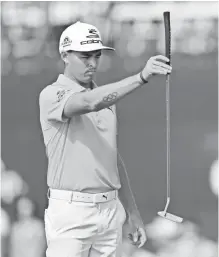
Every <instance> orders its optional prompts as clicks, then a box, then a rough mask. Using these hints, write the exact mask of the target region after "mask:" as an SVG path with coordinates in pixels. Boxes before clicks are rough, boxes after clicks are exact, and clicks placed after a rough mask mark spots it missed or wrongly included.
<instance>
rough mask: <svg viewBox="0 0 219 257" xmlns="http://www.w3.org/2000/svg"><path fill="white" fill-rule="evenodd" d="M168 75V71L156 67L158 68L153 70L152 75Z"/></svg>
mask: <svg viewBox="0 0 219 257" xmlns="http://www.w3.org/2000/svg"><path fill="white" fill-rule="evenodd" d="M167 73H168V71H167V70H166V69H164V68H162V67H158V66H155V67H154V68H153V74H164V75H166V74H167Z"/></svg>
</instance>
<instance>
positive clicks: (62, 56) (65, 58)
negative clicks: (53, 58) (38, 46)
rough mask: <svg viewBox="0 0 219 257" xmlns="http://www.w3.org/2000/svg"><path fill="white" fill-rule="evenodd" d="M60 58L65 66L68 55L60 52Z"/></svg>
mask: <svg viewBox="0 0 219 257" xmlns="http://www.w3.org/2000/svg"><path fill="white" fill-rule="evenodd" d="M61 58H62V60H63V61H64V63H65V64H67V63H68V62H69V61H68V53H67V52H62V53H61Z"/></svg>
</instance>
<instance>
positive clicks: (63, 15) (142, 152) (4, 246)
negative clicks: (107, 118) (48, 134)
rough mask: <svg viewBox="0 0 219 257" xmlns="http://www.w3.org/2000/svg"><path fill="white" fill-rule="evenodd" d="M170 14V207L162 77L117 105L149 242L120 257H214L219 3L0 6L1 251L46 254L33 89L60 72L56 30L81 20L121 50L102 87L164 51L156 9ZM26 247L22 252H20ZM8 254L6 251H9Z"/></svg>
mask: <svg viewBox="0 0 219 257" xmlns="http://www.w3.org/2000/svg"><path fill="white" fill-rule="evenodd" d="M167 10H169V11H170V12H171V27H172V66H173V72H172V75H171V80H170V87H171V89H170V105H171V118H170V120H171V166H170V169H171V204H170V207H169V208H170V209H169V211H170V212H172V213H174V214H176V215H179V216H182V217H183V218H184V222H183V223H182V224H175V223H172V222H170V221H167V220H164V219H162V218H159V217H158V216H157V212H158V211H161V210H163V208H164V206H165V202H166V139H165V137H166V131H165V126H166V125H165V78H163V77H162V78H161V77H156V78H154V79H153V81H151V82H150V83H149V84H148V85H147V86H145V87H144V88H142V89H140V90H139V91H136V92H134V93H133V94H131V95H129V96H127V97H126V98H125V99H123V100H122V101H121V102H120V103H119V104H118V106H117V109H118V124H119V142H118V145H119V150H120V152H121V155H122V156H123V158H124V161H125V164H126V166H127V169H128V173H129V178H130V181H131V185H132V189H133V193H134V195H135V198H136V202H137V204H138V206H139V209H140V212H141V215H142V218H143V219H144V222H145V225H146V229H147V235H148V242H147V243H146V245H145V246H144V248H143V249H141V250H137V249H136V248H134V247H133V246H131V245H130V244H129V243H128V242H127V241H126V239H124V256H127V257H129V256H145V257H155V256H159V257H164V256H165V257H166V256H168V257H181V256H182V257H196V256H197V257H216V256H217V251H218V249H217V242H218V233H217V232H218V152H217V151H218V150H217V146H218V127H217V126H218V119H217V118H218V113H217V110H218V108H217V107H218V98H217V97H218V91H217V90H218V2H217V1H215V2H214V1H206V2H198V1H197V2H192V1H190V2H183V1H179V2H174V1H170V2H156V1H153V2H149V1H148V2H132V1H131V2H125V1H124V2H114V1H113V2H110V1H107V2H106V1H101V2H95V1H90V2H84V1H80V2H77V1H72V2H65V1H62V2H59V1H58V2H52V1H51V2H40V1H37V2H28V1H27V2H19V1H18V2H13V1H12V2H11V1H10V2H1V75H2V76H1V96H2V97H1V121H2V122H1V147H2V148H1V149H2V151H1V159H2V162H1V202H2V204H1V252H2V256H3V257H9V256H10V257H11V256H13V257H15V256H18V257H21V256H22V257H25V256H28V257H33V256H38V257H41V256H45V236H44V224H43V214H44V208H45V207H46V205H47V198H46V192H47V185H46V172H47V159H46V154H45V149H44V145H43V137H42V133H41V128H40V123H39V106H38V97H39V93H40V91H41V90H42V89H43V88H44V87H45V86H46V85H48V84H50V83H52V82H53V81H55V80H56V79H57V77H58V74H59V73H62V72H63V63H62V61H60V56H59V53H58V41H59V37H60V35H61V32H62V31H63V30H64V29H65V28H66V27H67V26H68V25H70V24H72V23H74V22H75V21H77V20H80V21H82V22H87V23H91V24H93V25H95V26H97V27H98V28H99V30H100V31H101V34H102V39H103V42H104V43H105V44H106V45H110V46H112V47H115V48H116V52H115V53H113V54H112V53H107V52H106V53H105V54H104V55H103V57H102V59H101V64H100V68H99V73H98V74H97V77H96V82H97V84H98V85H103V84H106V83H111V82H115V81H117V80H120V79H123V78H125V77H127V76H130V75H133V74H135V73H137V72H139V71H140V70H141V69H142V68H143V67H144V65H145V63H146V61H147V60H148V59H149V58H150V57H151V56H152V55H156V54H164V53H165V49H164V46H165V43H164V39H165V36H164V25H163V12H164V11H167ZM27 246H28V247H27ZM9 249H10V251H9Z"/></svg>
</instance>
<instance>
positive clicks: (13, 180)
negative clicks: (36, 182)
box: [1, 170, 28, 204]
mask: <svg viewBox="0 0 219 257" xmlns="http://www.w3.org/2000/svg"><path fill="white" fill-rule="evenodd" d="M27 191H28V186H27V184H26V182H25V181H24V180H23V178H22V177H21V176H20V175H19V174H18V173H17V172H16V171H14V170H7V171H6V170H5V172H4V173H2V175H1V199H2V201H3V202H5V203H7V204H11V203H12V202H13V201H14V199H15V198H16V197H17V196H19V195H22V194H25V193H27Z"/></svg>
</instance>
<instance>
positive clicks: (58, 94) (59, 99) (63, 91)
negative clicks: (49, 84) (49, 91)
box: [56, 89, 66, 102]
mask: <svg viewBox="0 0 219 257" xmlns="http://www.w3.org/2000/svg"><path fill="white" fill-rule="evenodd" d="M65 93H66V92H65V90H64V89H60V90H59V91H58V92H57V93H56V94H57V102H60V101H61V100H62V99H63V98H64V96H65Z"/></svg>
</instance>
